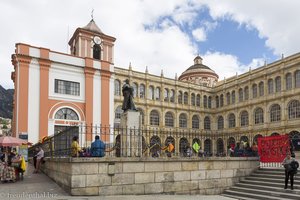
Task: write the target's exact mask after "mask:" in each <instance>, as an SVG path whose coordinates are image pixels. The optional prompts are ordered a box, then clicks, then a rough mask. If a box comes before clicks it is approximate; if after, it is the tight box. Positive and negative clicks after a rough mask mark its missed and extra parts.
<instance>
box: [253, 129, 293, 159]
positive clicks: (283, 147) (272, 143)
mask: <svg viewBox="0 0 300 200" xmlns="http://www.w3.org/2000/svg"><path fill="white" fill-rule="evenodd" d="M288 151H290V140H289V136H288V135H276V136H269V137H260V138H258V153H259V156H260V162H282V161H283V159H284V158H285V156H286V153H287V152H288Z"/></svg>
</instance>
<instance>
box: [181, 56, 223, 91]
mask: <svg viewBox="0 0 300 200" xmlns="http://www.w3.org/2000/svg"><path fill="white" fill-rule="evenodd" d="M202 60H203V59H202V58H201V57H200V56H196V58H195V59H194V65H192V66H190V67H189V68H188V69H187V70H185V71H184V72H183V73H182V74H181V76H180V77H179V79H178V80H180V81H185V82H191V83H194V84H198V85H203V86H208V87H213V86H214V85H215V84H216V82H217V81H218V78H219V76H218V75H217V74H216V72H215V71H214V70H212V69H210V68H209V67H208V66H206V65H204V64H202Z"/></svg>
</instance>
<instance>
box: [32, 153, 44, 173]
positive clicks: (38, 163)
mask: <svg viewBox="0 0 300 200" xmlns="http://www.w3.org/2000/svg"><path fill="white" fill-rule="evenodd" d="M38 149H39V152H38V153H37V154H36V169H35V170H34V172H33V173H38V172H39V170H40V168H41V164H42V161H43V159H44V150H43V149H42V147H38Z"/></svg>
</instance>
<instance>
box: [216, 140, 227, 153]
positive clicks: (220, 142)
mask: <svg viewBox="0 0 300 200" xmlns="http://www.w3.org/2000/svg"><path fill="white" fill-rule="evenodd" d="M224 155H225V154H224V141H223V139H222V138H219V139H218V140H217V155H216V156H224Z"/></svg>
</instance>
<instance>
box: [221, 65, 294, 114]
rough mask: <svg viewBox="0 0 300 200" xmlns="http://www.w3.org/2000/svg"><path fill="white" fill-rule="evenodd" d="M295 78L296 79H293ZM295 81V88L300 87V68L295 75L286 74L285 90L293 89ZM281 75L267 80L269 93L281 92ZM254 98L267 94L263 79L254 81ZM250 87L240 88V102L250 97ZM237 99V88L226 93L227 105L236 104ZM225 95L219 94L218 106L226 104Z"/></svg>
mask: <svg viewBox="0 0 300 200" xmlns="http://www.w3.org/2000/svg"><path fill="white" fill-rule="evenodd" d="M293 79H294V81H293ZM293 82H294V87H295V88H300V70H297V71H296V72H295V73H294V76H293V75H292V73H287V74H286V75H285V90H291V89H292V88H293ZM281 85H282V84H281V76H277V77H276V78H275V79H269V80H268V82H267V86H268V88H267V93H268V94H274V93H277V92H281V90H282V86H281ZM251 89H252V98H253V99H255V98H257V97H261V96H264V95H265V84H264V82H263V81H260V82H259V83H258V84H256V83H254V84H253V85H252V88H251ZM249 96H250V95H249V87H248V86H246V87H244V88H240V89H239V90H238V100H239V102H242V101H245V100H248V99H249ZM235 100H236V94H235V90H233V91H232V92H227V93H226V102H227V105H230V104H234V103H235ZM224 104H225V103H224V95H223V94H221V95H217V96H216V107H217V108H218V107H222V106H224Z"/></svg>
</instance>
